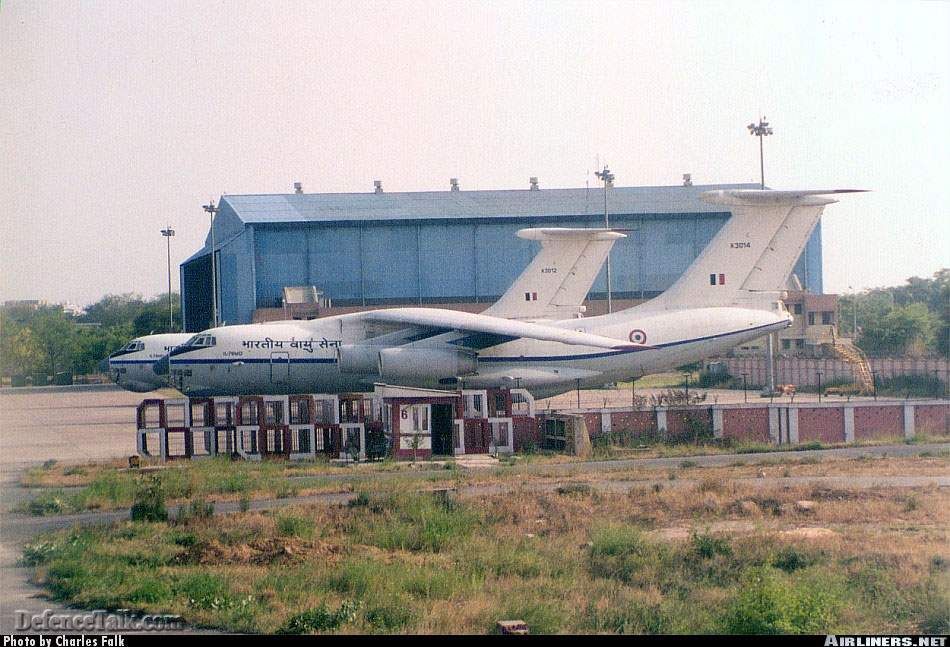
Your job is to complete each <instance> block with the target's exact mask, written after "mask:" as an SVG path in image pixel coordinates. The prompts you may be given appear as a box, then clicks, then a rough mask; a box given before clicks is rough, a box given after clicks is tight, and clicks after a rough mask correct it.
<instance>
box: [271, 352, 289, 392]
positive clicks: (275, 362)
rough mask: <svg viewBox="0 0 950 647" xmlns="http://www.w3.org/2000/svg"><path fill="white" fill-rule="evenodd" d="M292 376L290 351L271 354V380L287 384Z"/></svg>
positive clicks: (275, 382)
mask: <svg viewBox="0 0 950 647" xmlns="http://www.w3.org/2000/svg"><path fill="white" fill-rule="evenodd" d="M289 378H290V353H271V354H270V381H271V382H272V383H274V384H286V383H287V381H288V379H289Z"/></svg>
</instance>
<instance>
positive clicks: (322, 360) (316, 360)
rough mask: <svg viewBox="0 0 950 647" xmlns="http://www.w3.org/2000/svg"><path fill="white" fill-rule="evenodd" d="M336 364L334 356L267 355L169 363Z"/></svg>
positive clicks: (173, 361)
mask: <svg viewBox="0 0 950 647" xmlns="http://www.w3.org/2000/svg"><path fill="white" fill-rule="evenodd" d="M239 362H240V363H243V364H287V363H288V362H289V363H290V364H336V358H334V357H301V358H297V359H287V358H280V359H274V360H271V359H268V358H266V357H264V358H260V357H249V358H244V359H242V358H240V357H233V358H228V359H173V360H170V361H169V363H170V364H172V365H176V364H235V363H239Z"/></svg>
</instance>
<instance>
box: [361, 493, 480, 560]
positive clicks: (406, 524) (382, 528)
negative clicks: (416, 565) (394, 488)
mask: <svg viewBox="0 0 950 647" xmlns="http://www.w3.org/2000/svg"><path fill="white" fill-rule="evenodd" d="M368 508H369V509H368V512H369V513H370V514H369V515H366V513H362V514H363V515H366V516H363V517H362V518H361V519H359V520H358V521H359V522H362V523H355V524H354V530H353V532H354V534H355V535H356V537H355V538H356V539H357V540H358V541H360V542H362V543H366V544H371V545H374V546H378V547H380V548H386V549H400V550H412V551H427V552H433V553H437V552H440V551H442V550H444V549H445V548H446V547H448V546H450V545H452V544H453V543H455V542H457V541H458V540H460V539H462V538H464V537H467V536H469V535H470V534H471V533H472V531H473V530H474V529H475V527H476V522H477V521H478V519H477V517H476V515H475V514H474V513H473V512H472V511H471V510H470V508H469V507H468V506H467V505H466V504H462V503H458V502H455V501H452V500H447V501H442V500H438V499H436V498H435V497H432V496H431V495H429V494H425V493H411V494H400V495H398V496H397V495H395V494H390V495H385V496H378V495H373V496H371V497H370V501H369V506H368Z"/></svg>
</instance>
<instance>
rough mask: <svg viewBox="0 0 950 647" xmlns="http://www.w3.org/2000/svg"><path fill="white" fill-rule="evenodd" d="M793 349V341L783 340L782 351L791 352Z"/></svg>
mask: <svg viewBox="0 0 950 647" xmlns="http://www.w3.org/2000/svg"><path fill="white" fill-rule="evenodd" d="M791 347H792V340H791V339H783V340H782V350H789V349H790V348H791Z"/></svg>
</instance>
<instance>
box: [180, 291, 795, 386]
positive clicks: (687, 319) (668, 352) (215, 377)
mask: <svg viewBox="0 0 950 647" xmlns="http://www.w3.org/2000/svg"><path fill="white" fill-rule="evenodd" d="M649 305H650V304H649V303H647V304H643V305H642V306H638V307H635V308H632V309H629V310H626V311H623V312H618V313H615V314H610V315H603V316H599V317H590V318H584V319H570V320H564V321H556V322H545V323H546V324H548V325H550V326H556V327H559V328H567V329H570V330H579V331H583V332H589V333H594V334H597V335H601V336H603V337H609V338H612V339H617V340H618V341H627V340H630V341H635V342H639V343H645V344H647V345H648V346H649V347H648V348H637V349H623V350H605V349H603V348H586V347H578V346H574V345H566V344H562V343H558V342H547V341H538V340H532V339H517V340H514V341H510V342H507V343H503V344H500V345H497V346H494V347H491V348H487V349H484V350H482V351H480V352H479V353H478V357H477V360H476V361H477V369H476V370H475V371H474V372H471V373H470V374H468V375H463V376H460V378H459V380H460V382H461V383H462V384H463V385H464V386H465V387H466V388H485V387H490V386H514V385H515V384H516V383H517V384H518V385H519V386H520V387H522V388H526V389H528V390H529V391H531V392H532V394H534V395H535V396H536V397H547V396H550V395H555V394H557V393H563V392H565V391H569V390H571V389H573V388H576V387H578V386H581V387H585V386H594V385H600V384H604V383H607V382H613V381H618V380H623V379H629V378H630V377H631V376H640V375H643V374H647V373H655V372H659V371H663V370H668V369H671V368H674V367H676V366H680V365H683V364H688V363H691V362H695V361H698V360H701V359H703V358H705V357H710V356H714V355H718V354H722V353H724V352H726V351H728V350H729V349H731V348H733V347H734V346H736V345H738V344H741V343H743V342H746V341H749V340H752V339H755V338H757V337H761V336H762V335H764V334H766V333H768V332H772V331H775V330H780V329H783V328H786V327H787V326H789V325H790V323H791V320H792V318H791V316H790V315H789V314H788V312H787V311H786V310H785V309H784V307H783V306H782V305H781V304H780V302H777V301H776V302H775V304H774V309H773V310H771V311H769V310H760V309H750V308H737V307H712V308H699V309H692V310H673V311H665V310H651V309H650V308H649ZM359 317H360V313H355V314H347V315H339V316H334V317H327V318H324V319H316V320H311V321H299V322H298V321H287V322H275V323H271V324H257V325H243V326H227V327H220V328H214V329H211V330H207V331H204V332H203V333H201V335H205V336H207V339H209V340H211V339H213V344H214V345H211V346H207V347H196V348H191V349H189V348H187V347H181V348H179V349H177V350H176V351H173V353H172V354H171V356H170V357H169V358H168V359H169V367H168V368H169V369H170V371H171V379H172V383H173V384H174V385H175V386H177V387H178V388H179V389H180V390H181V391H182V392H183V393H185V394H186V395H189V396H210V395H239V394H286V393H341V392H350V391H366V390H372V385H373V383H375V382H385V383H387V384H398V385H404V386H417V387H428V388H443V389H444V388H456V385H457V382H455V380H454V379H453V376H452V375H451V371H450V370H449V369H448V368H447V369H446V370H445V371H442V372H440V368H439V366H438V365H437V363H434V364H429V365H427V366H426V369H425V370H415V369H413V368H412V366H411V365H412V364H413V362H412V361H411V360H410V361H408V362H407V365H408V366H409V368H408V369H406V370H404V371H403V372H402V374H400V369H399V368H396V369H394V370H390V371H386V370H385V369H384V370H383V371H381V370H380V367H379V366H378V365H377V366H376V367H374V366H373V362H372V361H370V362H368V363H367V365H366V366H365V367H364V368H363V369H362V370H360V371H354V370H353V369H346V368H345V367H343V368H341V362H340V351H339V349H340V348H341V347H343V348H346V347H349V346H351V345H360V344H365V341H364V340H362V339H361V338H360V335H358V334H357V335H354V336H352V337H351V336H350V335H348V334H347V332H346V331H347V329H348V328H350V327H351V326H353V324H356V325H355V326H353V327H354V329H356V330H359ZM443 339H444V338H443ZM435 343H438V340H426V341H421V342H417V343H411V344H406V345H404V346H402V347H401V348H402V349H405V351H406V352H408V353H409V355H407V357H411V354H412V353H415V352H420V354H421V353H424V352H425V351H426V350H427V349H432V348H434V344H435ZM442 343H443V344H444V341H443V342H442ZM443 347H444V346H443ZM361 348H363V349H366V348H370V349H371V350H370V353H372V349H373V348H379V349H382V348H384V347H383V346H379V347H372V346H365V345H364V346H362V347H361ZM436 352H438V351H436ZM425 359H426V358H425V357H424V356H423V358H422V361H423V362H424V361H425Z"/></svg>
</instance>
